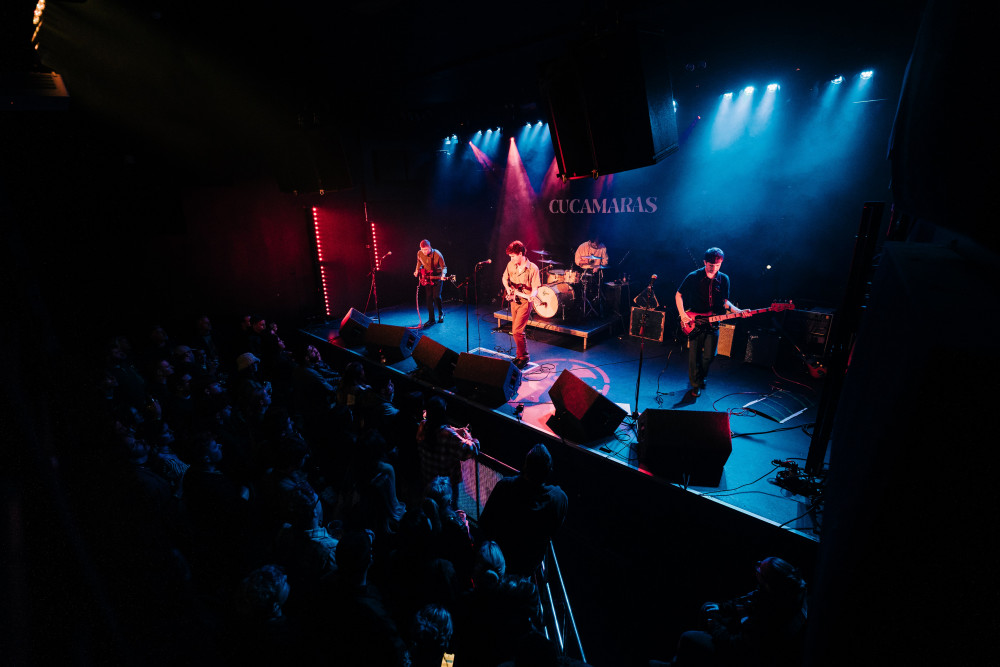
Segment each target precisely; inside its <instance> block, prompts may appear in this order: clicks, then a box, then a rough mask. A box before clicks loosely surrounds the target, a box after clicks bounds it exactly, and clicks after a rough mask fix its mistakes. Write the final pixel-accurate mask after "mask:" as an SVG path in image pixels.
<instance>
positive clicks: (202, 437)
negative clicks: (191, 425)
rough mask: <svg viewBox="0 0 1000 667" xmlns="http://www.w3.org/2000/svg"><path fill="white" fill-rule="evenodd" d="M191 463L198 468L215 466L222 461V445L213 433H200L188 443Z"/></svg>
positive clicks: (193, 436)
mask: <svg viewBox="0 0 1000 667" xmlns="http://www.w3.org/2000/svg"><path fill="white" fill-rule="evenodd" d="M188 451H189V452H190V456H191V463H192V464H193V465H198V466H215V465H216V464H218V463H219V462H220V461H222V445H220V444H219V443H218V442H217V441H216V439H215V435H213V434H212V432H211V431H199V432H198V433H195V434H194V435H192V436H191V438H190V439H189V442H188Z"/></svg>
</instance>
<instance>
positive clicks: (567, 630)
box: [458, 453, 587, 662]
mask: <svg viewBox="0 0 1000 667" xmlns="http://www.w3.org/2000/svg"><path fill="white" fill-rule="evenodd" d="M518 472H519V471H518V470H517V469H516V468H513V467H511V466H509V465H507V464H506V463H504V462H502V461H499V460H497V459H495V458H493V457H491V456H489V455H487V454H483V453H480V454H478V455H477V456H476V457H474V458H472V459H469V460H468V461H464V462H463V463H462V479H463V483H462V488H461V489H460V491H459V501H458V505H459V509H461V510H464V511H465V513H466V514H467V515H468V516H469V517H470V518H472V517H474V518H475V520H476V521H477V522H478V521H479V517H480V516H481V514H482V510H483V507H485V506H486V501H487V500H489V497H490V493H492V492H493V487H495V486H496V484H497V482H499V481H500V480H501V479H503V478H504V477H509V476H513V475H517V474H518ZM534 579H535V587H536V589H537V591H538V597H539V603H540V605H541V608H542V624H543V626H544V627H543V630H544V632H545V636H546V637H547V638H549V639H550V640H552V641H553V642H555V644H556V646H558V648H559V652H560V653H561V654H563V655H566V656H569V657H572V658H576V659H578V660H580V661H582V662H586V661H587V659H586V658H585V657H584V652H583V642H582V641H581V639H580V634H579V632H578V630H577V627H576V620H575V619H574V618H573V608H572V605H571V604H570V601H569V594H568V592H567V591H566V585H565V582H564V581H563V577H562V571H561V570H560V569H559V559H558V558H557V557H556V550H555V546H554V545H553V544H552V542H551V541H550V542H549V548H548V551H547V552H546V554H545V558H544V559H542V565H541V567H539V569H538V571H537V572H536V573H535V576H534Z"/></svg>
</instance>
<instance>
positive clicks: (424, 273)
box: [417, 266, 448, 287]
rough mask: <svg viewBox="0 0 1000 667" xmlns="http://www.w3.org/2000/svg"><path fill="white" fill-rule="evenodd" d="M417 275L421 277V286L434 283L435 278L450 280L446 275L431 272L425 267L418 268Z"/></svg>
mask: <svg viewBox="0 0 1000 667" xmlns="http://www.w3.org/2000/svg"><path fill="white" fill-rule="evenodd" d="M417 277H418V278H419V279H420V286H421V287H424V286H426V285H430V284H432V283H433V282H434V281H435V280H448V278H447V277H445V276H439V275H435V274H433V273H431V272H430V271H428V270H427V269H425V268H424V267H422V266H421V267H420V268H419V269H417Z"/></svg>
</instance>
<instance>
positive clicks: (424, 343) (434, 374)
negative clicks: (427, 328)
mask: <svg viewBox="0 0 1000 667" xmlns="http://www.w3.org/2000/svg"><path fill="white" fill-rule="evenodd" d="M413 360H414V361H415V362H417V368H420V369H421V370H422V371H424V373H425V374H426V376H427V379H428V380H430V381H431V382H433V383H435V384H441V385H445V386H448V387H450V386H451V384H452V378H453V376H454V373H455V364H457V363H458V352H455V351H454V350H451V349H449V348H447V347H445V346H444V345H442V344H441V343H438V342H437V341H435V340H432V339H430V338H428V337H427V336H421V337H420V340H419V341H418V342H417V346H416V347H415V348H414V349H413Z"/></svg>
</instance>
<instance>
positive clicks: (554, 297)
mask: <svg viewBox="0 0 1000 667" xmlns="http://www.w3.org/2000/svg"><path fill="white" fill-rule="evenodd" d="M531 252H533V253H535V254H536V255H540V256H541V257H542V259H540V260H538V264H541V265H542V268H541V269H540V273H541V282H542V286H541V287H539V288H538V299H539V303H538V304H537V305H536V306H535V312H536V313H538V314H539V315H540V316H541V317H544V318H545V319H550V318H553V317H556V316H557V315H560V313H561V315H562V318H563V319H566V310H567V309H568V308H569V309H572V308H573V307H574V306H576V302H577V300H579V302H580V303H579V308H580V309H581V310H582V313H583V316H584V317H587V316H588V315H590V314H594V315H597V314H598V311H597V308H596V307H595V306H594V304H593V302H592V301H591V299H592V298H593V299H598V298H600V294H599V290H598V285H599V284H600V270H599V269H598V271H596V272H594V271H590V270H584V271H577V270H575V269H555V268H552V267H554V266H561V265H562V262H558V261H556V260H553V259H549V255H551V254H552V253H550V252H548V251H546V250H532V251H531ZM582 259H584V260H597V261H598V262H600V261H601V259H602V258H601V257H597V256H595V255H588V256H586V257H583V258H582Z"/></svg>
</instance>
